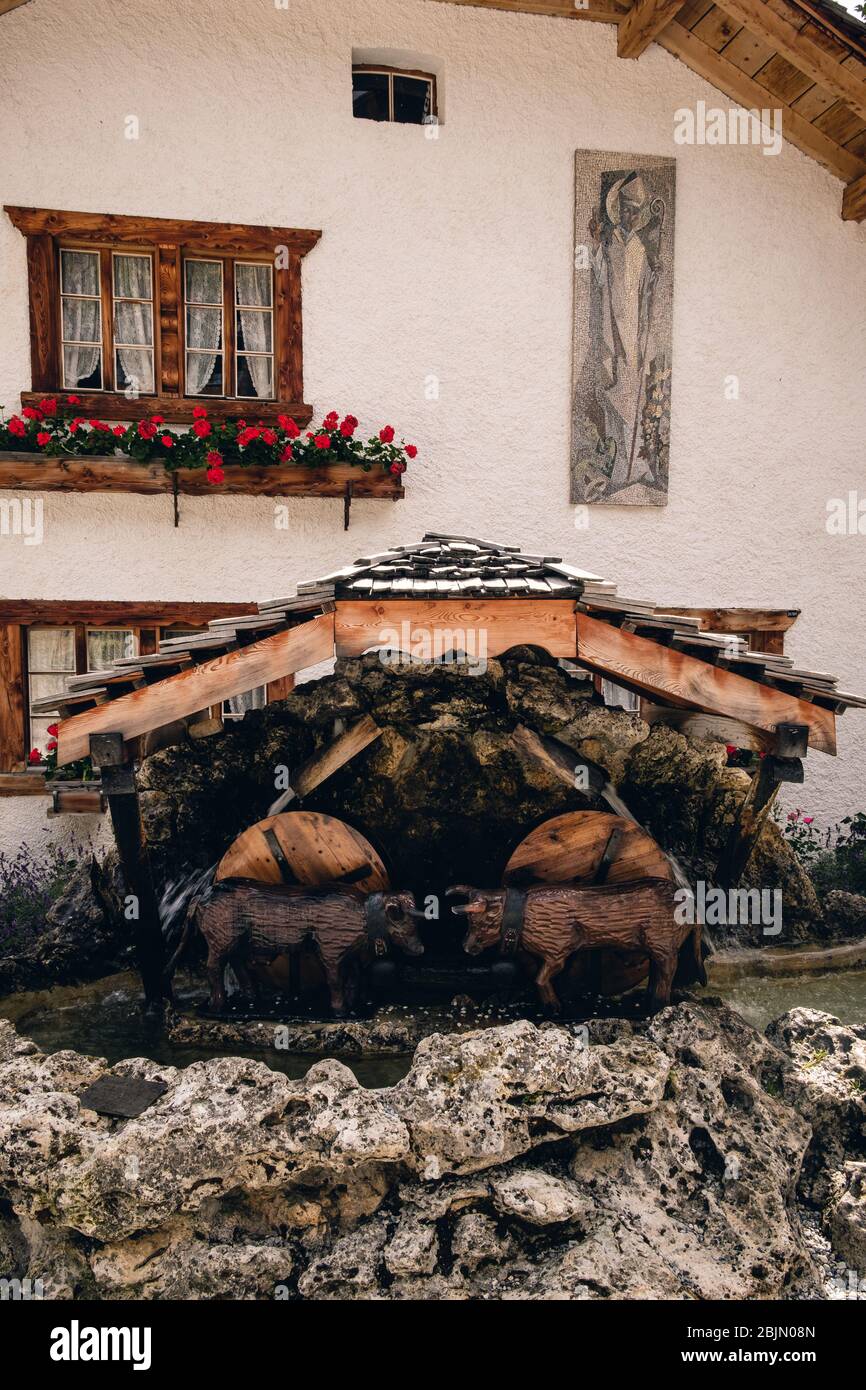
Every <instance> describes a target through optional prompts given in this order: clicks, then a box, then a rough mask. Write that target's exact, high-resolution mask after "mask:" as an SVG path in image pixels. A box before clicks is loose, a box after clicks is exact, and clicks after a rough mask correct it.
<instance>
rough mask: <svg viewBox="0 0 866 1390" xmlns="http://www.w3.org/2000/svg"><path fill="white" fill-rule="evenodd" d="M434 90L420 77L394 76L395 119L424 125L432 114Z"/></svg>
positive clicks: (405, 122)
mask: <svg viewBox="0 0 866 1390" xmlns="http://www.w3.org/2000/svg"><path fill="white" fill-rule="evenodd" d="M431 98H432V91H431V87H430V83H429V82H425V81H424V79H423V78H419V77H398V76H396V75H395V77H394V120H395V121H401V122H403V124H408V125H423V123H424V119H425V117H426V116H429V115H430V109H431Z"/></svg>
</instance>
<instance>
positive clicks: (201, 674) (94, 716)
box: [57, 613, 334, 767]
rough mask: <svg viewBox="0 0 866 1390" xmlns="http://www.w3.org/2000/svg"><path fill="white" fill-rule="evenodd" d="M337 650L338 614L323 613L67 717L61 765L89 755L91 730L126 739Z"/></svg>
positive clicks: (62, 728)
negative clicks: (335, 642)
mask: <svg viewBox="0 0 866 1390" xmlns="http://www.w3.org/2000/svg"><path fill="white" fill-rule="evenodd" d="M333 653H334V615H333V614H332V613H322V614H321V615H320V616H319V617H317V618H313V619H312V621H310V622H305V623H299V624H298V626H297V627H293V628H289V629H288V630H287V631H285V632H276V633H274V635H273V636H272V637H265V638H263V640H262V641H261V642H254V643H253V644H252V645H251V646H249V647H241V648H239V649H238V650H236V651H232V652H228V653H227V654H226V655H224V656H219V657H216V658H215V659H214V660H212V661H206V662H204V663H203V664H202V665H201V666H192V667H190V668H189V669H188V670H186V671H179V672H178V673H177V675H175V676H170V677H169V678H168V679H167V680H164V681H159V682H157V683H156V684H155V685H149V686H144V687H143V688H142V689H141V690H133V691H131V692H130V693H129V694H128V695H121V696H119V697H118V699H116V700H110V701H108V702H107V703H106V704H104V705H97V706H96V708H95V709H89V710H86V711H85V712H84V713H83V714H78V715H74V716H73V718H71V719H65V720H64V721H63V722H62V724H61V725H60V731H59V733H58V740H57V741H58V749H57V761H58V765H59V766H61V767H62V766H63V765H65V764H66V763H70V762H74V761H75V760H76V759H77V758H83V757H86V756H87V754H88V753H89V751H90V739H91V736H92V735H93V734H99V733H104V732H106V731H108V730H111V731H112V732H118V733H120V734H121V735H122V736H123V738H124V740H128V739H131V738H135V737H136V736H137V735H139V734H145V733H148V732H149V731H150V730H151V729H158V728H161V727H162V725H164V724H171V723H172V722H173V721H174V720H176V719H182V718H184V716H185V715H189V714H194V713H196V712H197V711H198V710H201V709H206V708H207V707H208V706H209V705H216V704H219V703H220V701H222V700H228V699H230V698H231V696H233V695H243V694H244V692H245V691H247V690H253V689H255V687H256V686H259V685H267V684H268V682H269V681H274V680H279V679H280V678H281V677H282V676H288V675H291V674H293V673H294V672H295V671H301V670H303V669H304V667H306V666H315V665H316V663H317V662H319V661H325V660H327V659H328V658H329V657H331V656H333Z"/></svg>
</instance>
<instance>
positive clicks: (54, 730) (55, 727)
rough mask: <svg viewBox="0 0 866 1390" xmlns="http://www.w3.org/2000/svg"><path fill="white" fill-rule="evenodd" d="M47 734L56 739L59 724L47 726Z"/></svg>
mask: <svg viewBox="0 0 866 1390" xmlns="http://www.w3.org/2000/svg"><path fill="white" fill-rule="evenodd" d="M48 732H49V734H50V735H51V737H52V738H56V737H57V735H58V734H59V733H60V725H59V724H49V725H48Z"/></svg>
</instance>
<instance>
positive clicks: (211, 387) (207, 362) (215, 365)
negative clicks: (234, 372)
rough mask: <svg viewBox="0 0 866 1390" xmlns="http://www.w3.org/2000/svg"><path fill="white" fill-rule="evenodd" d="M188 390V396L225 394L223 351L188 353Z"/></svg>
mask: <svg viewBox="0 0 866 1390" xmlns="http://www.w3.org/2000/svg"><path fill="white" fill-rule="evenodd" d="M186 391H187V395H188V396H221V395H222V394H223V359H222V353H217V352H188V353H187V355H186Z"/></svg>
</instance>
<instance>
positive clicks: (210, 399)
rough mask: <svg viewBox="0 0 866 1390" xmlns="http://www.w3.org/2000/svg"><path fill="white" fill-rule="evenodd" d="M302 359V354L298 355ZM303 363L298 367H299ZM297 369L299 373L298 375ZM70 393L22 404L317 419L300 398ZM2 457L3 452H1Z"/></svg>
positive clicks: (178, 416)
mask: <svg viewBox="0 0 866 1390" xmlns="http://www.w3.org/2000/svg"><path fill="white" fill-rule="evenodd" d="M172 348H173V344H172V341H171V335H170V333H169V335H168V362H167V364H165V357H164V358H163V362H164V365H163V369H162V370H163V385H164V384H165V380H166V377H165V373H166V371H168V373H169V378H171V377H173V375H174V371H175V365H174V363H173V360H172V356H171V354H172ZM298 362H300V356H298ZM299 369H300V368H299V366H298V368H297V370H299ZM297 370H296V374H297ZM65 394H67V393H66V392H63V391H60V390H59V388H54V387H51V388H48V387H46V388H45V389H44V390H42V391H22V392H21V405H22V407H23V406H25V405H38V404H39V402H40V401H41V400H42V399H43V397H45V396H46V395H50V396H54V395H56V396H57V398H58V399H57V407H58V411H59V413H60V414H61V415H81V416H82V417H84V418H86V419H90V418H91V417H93V418H96V419H99V420H144V419H146V418H148V417H149V416H151V415H164V416H165V419H166V420H167V422H168V423H169V424H190V423H191V422H192V419H193V409H194V408H195V406H197V405H204V406H206V407H207V413H208V416H209V417H210V419H211V420H246V419H250V420H255V421H256V423H258V421H259V420H264V421H265V422H266V423H270V424H275V423H276V421H277V417H278V416H279V415H290V416H291V417H292V419H293V420H294V422H295V424H296V425H298V426H299V427H303V426H304V425H308V424H309V423H310V420H312V418H313V408H312V406H310V405H304V404H302V403H300V402H298V401H287V400H282V401H254V400H249V399H245V400H231V399H223V398H217V397H214V396H139V397H138V399H137V400H130V399H129V398H128V397H127V396H124V395H123V393H122V392H119V393H116V392H113V391H88V392H87V393H85V394H83V395H82V394H80V393H79V392H77V391H75V392H73V393H72V394H73V395H77V396H78V404H77V405H70V404H69V403H68V401H64V400H63V399H62V397H63V395H65ZM0 457H2V455H0Z"/></svg>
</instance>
